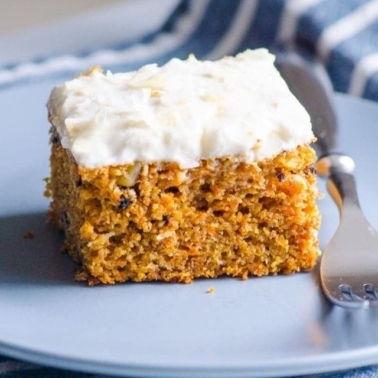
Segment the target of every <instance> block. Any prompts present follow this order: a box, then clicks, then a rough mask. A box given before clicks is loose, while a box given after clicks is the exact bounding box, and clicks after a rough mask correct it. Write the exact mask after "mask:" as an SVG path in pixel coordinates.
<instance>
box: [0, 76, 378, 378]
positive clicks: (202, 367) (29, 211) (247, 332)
mask: <svg viewBox="0 0 378 378" xmlns="http://www.w3.org/2000/svg"><path fill="white" fill-rule="evenodd" d="M53 85H54V83H52V82H49V83H44V84H33V85H29V86H23V87H17V88H13V89H9V90H6V91H3V92H1V93H0V107H1V110H2V111H1V123H0V165H1V169H0V204H1V205H0V206H1V208H0V353H2V354H6V355H8V356H11V357H15V358H20V359H24V360H27V361H31V362H35V363H40V364H45V365H50V366H55V367H61V368H67V369H74V370H80V371H87V372H94V373H108V374H117V375H125V376H133V377H147V376H154V377H164V378H168V377H175V378H179V377H202V378H203V377H205V378H206V377H217V378H222V377H230V378H231V377H232V378H238V377H268V376H269V377H272V376H274V377H282V376H288V375H298V374H306V373H321V372H325V371H327V372H329V371H333V370H338V369H345V368H351V367H357V366H362V365H367V364H372V363H378V312H377V311H376V310H374V309H373V310H358V311H354V310H344V309H340V308H334V307H332V306H330V304H329V303H328V302H327V301H326V300H325V298H324V297H323V295H322V293H321V290H320V288H319V282H318V272H317V270H315V271H314V272H312V273H305V274H296V275H293V276H280V277H265V278H260V279H258V278H252V279H249V280H248V281H240V280H239V279H232V278H222V279H215V280H199V281H196V282H195V283H193V284H191V285H183V284H163V283H143V284H133V283H127V284H120V285H116V286H95V287H87V286H85V285H84V284H81V283H77V282H74V281H73V275H74V273H73V272H74V270H75V268H76V267H75V264H74V263H72V262H71V260H70V259H69V258H68V257H67V256H66V255H63V254H61V253H60V252H59V249H60V246H61V243H62V236H61V235H60V234H59V233H57V232H56V231H55V230H54V229H53V228H52V227H51V226H50V225H49V224H47V223H46V210H47V207H48V201H47V200H46V199H45V198H44V197H43V189H44V183H43V178H44V177H47V176H48V174H49V173H48V156H49V149H48V129H49V125H48V123H47V120H46V109H45V102H46V100H47V97H48V95H49V92H50V89H51V87H52V86H53ZM336 100H337V109H338V114H339V117H340V124H341V131H340V133H341V145H342V146H343V150H344V151H345V152H347V153H349V154H351V155H352V156H353V157H354V158H355V160H356V164H357V170H356V175H357V182H358V189H359V193H360V197H361V204H362V207H363V208H364V210H365V213H366V215H367V218H369V220H370V221H371V223H372V224H373V225H375V227H378V215H377V214H378V200H377V197H376V188H377V187H378V177H377V174H376V172H377V169H376V161H377V154H378V153H377V141H378V125H377V119H378V106H377V105H375V104H373V103H370V102H366V101H361V100H357V99H354V98H351V97H347V96H341V95H339V96H337V99H336ZM319 185H320V186H321V189H322V190H323V192H325V190H324V183H323V182H320V183H319ZM320 207H321V212H322V215H323V223H322V229H321V233H320V239H321V245H322V246H324V245H325V243H326V242H327V240H328V239H329V238H330V236H331V235H332V233H333V232H334V230H335V228H336V226H337V223H338V213H337V209H336V206H335V205H334V204H333V203H332V201H331V200H330V199H329V197H328V195H326V197H325V199H324V200H322V201H321V203H320ZM29 230H33V231H34V235H35V236H34V238H32V239H25V238H24V234H25V233H27V232H28V231H29ZM210 286H213V287H214V288H215V292H214V293H213V294H209V293H207V290H208V289H209V287H210Z"/></svg>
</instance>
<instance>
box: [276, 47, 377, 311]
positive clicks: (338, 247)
mask: <svg viewBox="0 0 378 378" xmlns="http://www.w3.org/2000/svg"><path fill="white" fill-rule="evenodd" d="M277 68H278V69H279V71H280V73H281V75H282V76H283V78H284V79H285V80H286V82H287V83H288V86H289V88H290V89H291V91H292V92H293V93H294V95H295V96H296V97H297V98H298V100H299V101H300V102H301V103H302V105H303V106H304V107H305V108H306V110H307V111H308V113H309V114H310V117H311V122H312V125H313V131H314V134H315V136H316V138H317V142H316V143H315V148H316V150H317V152H318V155H319V156H320V158H319V159H318V161H317V163H316V169H317V171H318V174H319V176H321V177H324V178H326V180H327V190H328V192H329V193H330V195H331V197H332V198H333V200H334V201H335V203H336V204H337V206H338V208H339V212H340V223H339V226H338V228H337V230H336V232H335V234H334V236H333V237H332V239H331V240H330V242H329V243H328V244H327V246H326V247H325V249H324V251H323V255H322V258H321V261H320V282H321V286H322V289H323V292H324V294H325V295H326V297H327V298H328V299H329V300H330V301H331V302H332V303H333V304H335V305H337V306H341V307H344V308H367V307H372V306H378V233H377V232H376V231H375V230H374V228H373V227H372V226H371V225H370V224H369V222H368V221H367V220H366V218H365V216H364V215H363V213H362V210H361V207H360V204H359V201H358V196H357V190H356V183H355V179H354V176H353V171H354V166H355V164H354V161H353V159H352V158H351V157H350V156H348V155H345V154H342V153H339V152H337V151H338V150H337V146H336V145H337V143H336V139H337V138H336V137H337V129H338V127H337V118H336V113H335V110H334V109H335V108H334V105H333V92H332V89H331V88H332V87H331V85H330V82H329V78H328V76H327V74H326V73H325V71H324V69H323V68H322V67H321V66H320V65H318V64H314V63H313V62H309V61H308V60H306V59H303V58H301V57H300V56H299V55H298V54H296V53H294V52H291V53H290V52H287V53H281V54H278V55H277Z"/></svg>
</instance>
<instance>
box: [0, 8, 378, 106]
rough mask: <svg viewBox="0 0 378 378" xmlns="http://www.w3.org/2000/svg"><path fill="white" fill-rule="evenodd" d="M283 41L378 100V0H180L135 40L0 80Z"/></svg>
mask: <svg viewBox="0 0 378 378" xmlns="http://www.w3.org/2000/svg"><path fill="white" fill-rule="evenodd" d="M282 45H291V46H295V47H296V48H298V49H299V50H301V51H306V52H308V53H310V54H312V55H313V56H314V57H317V58H318V59H319V60H320V62H321V63H323V64H324V66H325V67H326V69H327V71H328V73H329V75H330V77H331V80H332V82H333V85H334V89H335V90H336V91H339V92H344V93H350V94H352V95H356V96H361V97H364V98H368V99H372V100H378V1H377V0H181V1H179V0H178V5H177V7H176V9H175V10H174V12H172V14H171V15H170V16H169V17H168V19H167V21H166V23H165V24H164V25H163V26H162V27H161V28H159V30H155V31H153V32H152V33H150V34H148V35H146V36H144V37H143V38H142V39H140V40H138V41H133V42H128V43H125V44H122V43H121V44H118V45H116V46H106V47H104V48H103V49H101V50H96V51H87V52H83V53H81V54H77V55H65V56H51V57H45V58H41V57H39V59H38V60H35V61H31V62H22V63H16V64H12V65H8V66H6V67H0V88H4V87H7V86H11V85H16V84H22V83H25V82H30V81H35V80H46V79H48V78H51V77H54V78H60V77H61V78H62V79H65V78H68V77H70V76H72V75H73V74H76V73H77V72H79V71H84V70H86V69H87V68H88V67H89V66H92V65H101V66H103V67H104V68H105V69H110V70H112V71H114V72H117V71H125V70H132V69H136V68H138V67H140V66H141V65H144V64H146V63H150V62H157V63H159V64H163V63H164V62H166V61H167V60H169V59H170V58H172V57H180V58H185V57H187V55H188V54H189V53H194V54H195V55H196V56H197V57H198V58H201V59H217V58H220V57H222V56H224V55H232V54H235V53H237V52H239V51H242V50H244V49H246V48H256V47H262V46H265V47H268V48H271V49H276V48H277V47H278V46H282Z"/></svg>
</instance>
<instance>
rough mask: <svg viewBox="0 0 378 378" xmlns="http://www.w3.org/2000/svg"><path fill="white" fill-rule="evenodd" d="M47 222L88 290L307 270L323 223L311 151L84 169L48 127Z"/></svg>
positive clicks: (301, 149)
mask: <svg viewBox="0 0 378 378" xmlns="http://www.w3.org/2000/svg"><path fill="white" fill-rule="evenodd" d="M51 145H52V153H51V158H50V164H51V177H50V180H49V182H48V192H49V193H50V194H51V196H52V202H51V206H50V218H51V220H52V221H53V223H54V224H55V225H56V226H57V227H58V228H59V229H61V230H63V231H64V232H65V245H64V248H65V250H66V251H67V252H68V253H69V254H70V255H71V256H72V257H73V258H74V260H75V261H77V262H78V263H80V264H81V267H82V269H81V270H80V272H79V273H78V274H77V279H79V280H85V281H87V282H88V283H89V284H96V283H104V284H114V283H116V282H124V281H137V282H140V281H155V280H159V281H169V282H171V281H174V282H183V283H190V282H192V281H193V280H194V279H195V278H199V277H218V276H222V275H228V276H233V277H239V278H241V279H247V278H248V277H249V276H264V275H268V274H278V273H283V274H290V273H294V272H298V271H303V270H309V269H311V268H313V267H314V265H315V263H316V260H317V258H318V256H319V248H318V239H317V231H318V228H319V223H320V215H319V211H318V208H317V204H316V200H317V198H318V190H317V188H316V172H315V170H314V169H313V168H312V164H313V163H314V161H315V152H314V150H313V149H312V148H311V147H310V146H309V145H300V146H298V147H297V148H295V149H293V150H290V151H285V152H282V153H280V154H278V155H276V156H275V157H273V158H266V159H263V160H261V161H258V162H254V163H246V162H244V161H240V160H238V158H237V157H221V158H215V159H201V160H200V161H199V165H198V167H195V168H189V169H183V168H181V167H180V165H179V164H177V163H174V162H159V163H141V162H135V163H133V164H124V165H115V166H105V167H100V168H87V167H83V166H79V165H78V164H77V163H76V161H75V159H74V158H73V157H72V155H71V154H70V151H69V150H67V149H65V148H63V147H62V146H61V144H60V141H59V136H58V134H57V133H56V131H55V129H54V127H53V128H52V138H51Z"/></svg>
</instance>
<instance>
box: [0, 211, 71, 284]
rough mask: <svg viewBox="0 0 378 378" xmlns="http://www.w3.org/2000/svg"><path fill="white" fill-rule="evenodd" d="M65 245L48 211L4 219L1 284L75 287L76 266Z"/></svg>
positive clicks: (0, 220)
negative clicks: (50, 222)
mask: <svg viewBox="0 0 378 378" xmlns="http://www.w3.org/2000/svg"><path fill="white" fill-rule="evenodd" d="M62 245H63V234H62V233H60V232H58V231H57V230H55V229H54V227H53V226H52V225H51V224H49V223H48V222H47V216H46V213H45V212H40V213H33V214H21V215H15V216H6V217H2V218H0V285H2V284H6V283H17V284H31V283H33V284H63V283H64V284H70V283H72V284H74V283H73V282H72V281H73V277H74V270H75V269H76V265H75V264H74V263H73V262H72V261H71V260H70V258H69V257H68V256H67V255H65V254H63V253H60V250H61V247H62Z"/></svg>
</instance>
